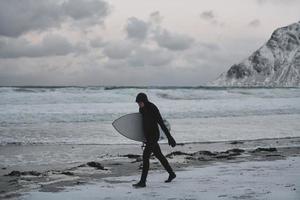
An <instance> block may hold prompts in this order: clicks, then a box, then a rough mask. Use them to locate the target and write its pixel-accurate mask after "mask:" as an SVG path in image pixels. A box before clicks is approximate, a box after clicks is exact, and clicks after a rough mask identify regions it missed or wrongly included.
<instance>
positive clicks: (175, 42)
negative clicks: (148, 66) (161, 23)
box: [154, 30, 194, 51]
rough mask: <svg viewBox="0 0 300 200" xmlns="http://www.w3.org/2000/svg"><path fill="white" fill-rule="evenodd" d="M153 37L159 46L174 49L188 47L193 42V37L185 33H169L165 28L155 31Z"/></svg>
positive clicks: (179, 49) (178, 49)
mask: <svg viewBox="0 0 300 200" xmlns="http://www.w3.org/2000/svg"><path fill="white" fill-rule="evenodd" d="M154 39H155V41H156V42H157V43H158V45H159V46H160V47H164V48H167V49H170V50H175V51H181V50H185V49H188V48H189V47H190V46H191V45H192V44H193V42H194V39H193V38H191V37H189V36H187V35H182V34H177V33H171V32H169V31H167V30H158V31H156V32H155V33H154Z"/></svg>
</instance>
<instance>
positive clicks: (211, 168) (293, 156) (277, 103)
mask: <svg viewBox="0 0 300 200" xmlns="http://www.w3.org/2000/svg"><path fill="white" fill-rule="evenodd" d="M141 91H142V92H146V93H147V94H148V96H149V99H150V101H152V102H154V103H155V104H156V105H157V106H158V108H159V109H160V112H161V114H162V116H163V118H165V119H167V120H168V121H169V122H170V125H171V134H172V136H173V137H174V138H175V139H176V141H177V146H176V147H175V148H171V147H170V146H169V145H168V144H167V142H168V141H167V140H166V139H163V140H160V141H159V143H160V145H161V149H162V152H163V154H164V155H166V157H167V159H168V160H169V162H170V164H171V166H172V167H173V168H174V170H175V171H176V173H177V175H178V176H177V178H176V179H175V180H174V182H172V183H170V184H165V183H163V181H164V180H165V179H166V178H167V173H166V172H164V170H163V168H162V167H161V165H160V163H159V162H158V160H157V159H155V158H154V157H153V158H151V160H150V174H149V179H148V182H147V187H146V188H144V189H141V190H134V189H133V188H132V184H133V183H136V182H137V181H138V180H139V178H140V173H141V164H142V157H141V155H142V151H143V150H142V148H141V146H142V144H141V143H139V142H135V141H132V140H129V139H127V138H125V137H123V136H122V135H120V134H119V133H118V132H117V131H116V130H114V128H113V127H112V122H113V121H114V120H115V119H117V118H119V117H120V116H122V115H125V114H128V113H134V112H138V106H137V104H136V103H135V101H134V100H135V96H136V94H137V93H139V92H141ZM0 94H1V98H0V160H1V162H0V188H1V189H0V199H17V200H19V199H26V200H27V199H76V198H78V199H120V198H121V197H122V198H124V199H147V198H148V199H154V198H155V199H199V198H202V197H203V198H204V199H276V198H277V199H282V198H279V197H282V196H280V195H279V194H278V192H279V191H280V194H281V195H283V196H284V197H285V198H284V199H299V181H298V180H300V177H299V172H298V170H295V169H297V168H298V166H299V155H300V150H299V149H300V126H299V120H300V104H299V102H300V92H299V88H226V87H224V88H218V87H149V88H147V87H103V86H99V87H0ZM276 166H278V168H276ZM274 167H275V168H274ZM234 169H236V170H234ZM244 172H245V173H244ZM283 172H284V174H283ZM277 174H278V176H277ZM237 176H240V178H241V179H238V180H237ZM261 177H265V178H264V179H262V178H261ZM279 177H280V179H279ZM222 183H228V184H222ZM192 185H193V186H194V187H192ZM260 185H261V186H260ZM264 187H266V189H264V190H262V189H261V188H264ZM179 189H180V190H179ZM114 191H116V192H114ZM80 197H82V198H80Z"/></svg>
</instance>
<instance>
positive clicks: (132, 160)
mask: <svg viewBox="0 0 300 200" xmlns="http://www.w3.org/2000/svg"><path fill="white" fill-rule="evenodd" d="M28 148H29V149H30V148H31V150H27V151H32V150H34V149H32V147H30V146H28ZM77 148H78V149H77ZM24 149H26V147H24ZM40 149H42V148H40ZM67 149H72V150H74V151H75V150H76V149H77V150H78V151H79V150H80V151H84V150H85V149H94V151H93V152H94V154H93V155H92V156H93V157H94V158H93V159H91V160H89V161H88V162H78V163H66V164H64V165H63V164H60V165H56V164H55V163H52V164H49V165H44V166H43V165H37V166H34V165H27V166H25V167H9V168H5V169H4V166H1V170H0V171H1V183H0V184H1V193H0V195H1V196H0V197H1V198H2V199H74V198H75V199H76V198H77V199H80V198H81V197H82V198H84V199H120V198H121V197H124V198H125V199H141V198H146V199H151V198H155V199H166V198H170V199H199V197H203V198H204V197H205V199H237V198H242V199H281V198H280V197H285V199H298V198H299V190H300V188H299V186H300V182H299V180H300V172H299V170H298V167H299V166H300V138H281V139H259V140H244V141H227V142H207V143H186V144H179V145H177V146H176V147H175V148H174V149H172V148H171V147H169V146H168V145H166V144H162V150H163V152H164V153H165V155H166V157H167V159H168V160H169V162H170V163H171V165H172V167H173V168H174V170H175V171H176V173H177V175H178V176H177V178H176V179H175V180H174V181H173V182H172V183H170V184H166V183H163V180H164V179H166V178H167V173H166V172H164V171H163V168H162V167H161V165H160V163H159V162H158V160H157V159H155V158H152V159H151V161H150V163H151V164H150V174H149V178H148V182H147V187H146V188H145V189H133V188H132V184H133V183H135V182H137V181H138V180H139V177H140V169H141V163H142V162H141V161H142V159H141V153H142V150H141V148H140V146H139V145H118V147H115V150H112V149H114V148H111V151H110V152H111V153H109V154H106V155H105V156H103V155H101V153H100V152H103V149H107V147H105V145H104V146H103V145H93V146H91V145H89V146H85V145H78V146H74V145H73V146H68V145H63V146H60V147H58V146H49V147H48V148H47V151H48V152H51V151H52V153H58V154H59V153H60V152H65V151H67ZM12 151H13V149H11V150H10V153H12ZM89 153H91V152H89ZM237 176H239V177H240V178H241V179H240V178H238V177H237ZM262 176H263V177H264V178H262ZM222 182H223V183H222ZM224 183H226V184H224ZM189 184H190V185H189ZM191 185H193V187H191ZM179 188H180V190H178V189H179ZM262 188H265V189H262ZM116 189H117V191H118V192H117V193H114V192H113V191H114V190H116ZM89 191H91V192H89ZM279 191H282V193H281V192H279ZM279 194H280V195H281V196H280V195H279ZM278 195H279V196H278Z"/></svg>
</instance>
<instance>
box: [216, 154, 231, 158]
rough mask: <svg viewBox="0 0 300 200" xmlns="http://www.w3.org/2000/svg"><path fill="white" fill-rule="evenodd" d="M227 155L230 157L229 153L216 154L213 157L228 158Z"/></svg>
mask: <svg viewBox="0 0 300 200" xmlns="http://www.w3.org/2000/svg"><path fill="white" fill-rule="evenodd" d="M229 157H230V155H228V154H220V155H216V156H215V157H214V158H218V159H228V158H229Z"/></svg>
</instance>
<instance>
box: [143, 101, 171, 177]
mask: <svg viewBox="0 0 300 200" xmlns="http://www.w3.org/2000/svg"><path fill="white" fill-rule="evenodd" d="M139 112H140V113H141V114H142V116H143V129H144V133H145V137H146V147H145V149H144V152H143V171H142V176H141V182H144V183H145V182H146V179H147V175H148V170H149V159H150V156H151V153H152V152H153V154H154V155H155V157H156V158H157V159H158V160H159V161H160V162H161V164H162V165H163V166H164V168H165V169H166V170H167V171H168V172H169V174H172V173H173V174H174V172H173V170H172V168H171V166H170V165H169V162H168V160H167V159H166V158H165V156H164V155H163V154H162V152H161V150H160V146H159V144H158V140H159V128H158V124H159V125H160V127H161V128H162V130H163V131H164V132H165V134H166V136H167V137H168V138H170V137H171V135H170V132H169V130H168V129H167V127H166V126H165V124H164V122H163V119H162V117H161V115H160V112H159V110H158V108H157V107H156V106H155V105H154V104H153V103H151V102H149V101H147V102H144V107H143V108H140V110H139Z"/></svg>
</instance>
